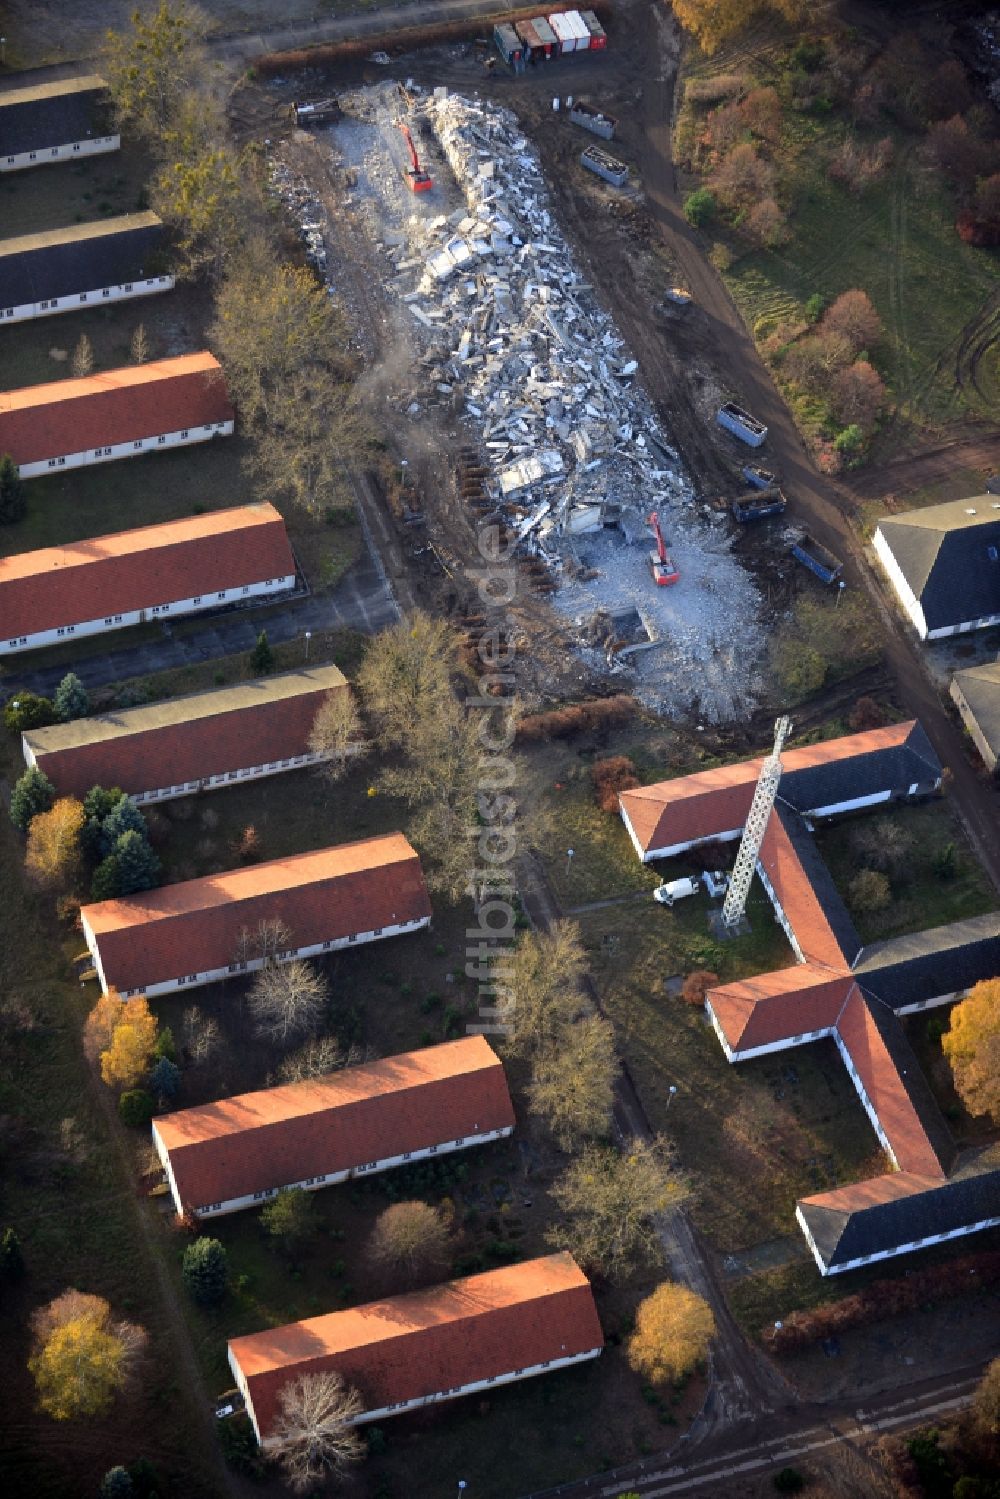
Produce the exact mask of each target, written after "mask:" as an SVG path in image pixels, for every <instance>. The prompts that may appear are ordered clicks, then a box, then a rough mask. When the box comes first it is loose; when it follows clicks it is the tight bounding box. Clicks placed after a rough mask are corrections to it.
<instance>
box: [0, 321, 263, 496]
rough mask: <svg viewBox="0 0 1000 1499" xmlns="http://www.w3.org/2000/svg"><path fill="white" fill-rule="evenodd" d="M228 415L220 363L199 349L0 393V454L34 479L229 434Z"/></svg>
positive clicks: (231, 415) (230, 410)
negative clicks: (6, 454)
mask: <svg viewBox="0 0 1000 1499" xmlns="http://www.w3.org/2000/svg"><path fill="white" fill-rule="evenodd" d="M2 302H3V297H2V295H0V303H2ZM234 420H235V413H234V411H233V407H232V403H231V402H230V399H229V394H228V392H227V390H226V382H225V380H224V379H223V377H222V368H221V366H220V364H219V361H218V360H217V359H216V358H215V356H214V355H212V354H209V353H208V352H207V351H202V352H200V353H198V354H181V355H179V356H178V357H177V358H174V359H156V360H153V361H152V362H151V363H149V364H136V365H129V366H128V367H126V368H123V369H118V370H102V371H101V373H100V374H97V375H85V376H83V377H82V378H77V379H72V380H53V381H51V382H49V383H48V384H46V385H29V386H26V387H24V388H23V389H21V390H6V391H0V453H9V454H10V456H11V457H12V458H13V460H14V462H15V463H16V464H17V466H18V468H19V469H20V471H21V478H22V479H37V478H39V477H40V476H41V475H43V474H51V473H58V472H59V471H60V470H61V469H67V468H83V467H85V466H87V465H89V464H93V463H111V462H113V461H114V460H115V459H118V458H136V457H138V456H139V454H140V453H151V452H152V453H155V452H159V451H161V450H162V449H165V448H177V447H187V446H189V445H190V444H191V443H196V442H208V441H209V439H210V438H213V437H228V436H229V435H230V434H231V433H232V430H233V423H234Z"/></svg>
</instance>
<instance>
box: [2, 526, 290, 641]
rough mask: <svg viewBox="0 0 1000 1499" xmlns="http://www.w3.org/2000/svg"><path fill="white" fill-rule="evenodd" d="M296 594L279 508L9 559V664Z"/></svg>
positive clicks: (5, 613) (5, 619)
mask: <svg viewBox="0 0 1000 1499" xmlns="http://www.w3.org/2000/svg"><path fill="white" fill-rule="evenodd" d="M294 586H295V558H294V556H292V549H291V546H289V541H288V535H286V532H285V522H283V520H282V517H280V514H279V513H277V511H276V510H274V507H273V505H267V504H253V505H237V507H234V508H232V510H214V511H211V513H210V514H205V516H187V517H184V519H183V520H168V522H165V523H163V525H160V526H141V528H139V529H138V531H118V532H117V534H114V535H111V537H93V538H91V540H90V541H72V543H69V544H67V546H64V547H45V550H42V552H19V553H15V556H10V558H0V628H1V630H3V636H0V657H4V655H13V654H16V652H18V651H34V649H37V648H39V646H48V645H54V643H55V642H57V640H63V639H72V637H76V636H79V637H82V636H97V634H105V633H106V631H109V630H124V628H126V627H127V625H141V624H145V622H147V621H153V619H165V618H169V619H172V618H175V616H178V615H193V613H198V612H199V610H205V609H220V607H223V606H225V604H232V603H244V601H249V600H256V598H270V597H273V595H274V594H282V592H286V591H288V589H291V588H294Z"/></svg>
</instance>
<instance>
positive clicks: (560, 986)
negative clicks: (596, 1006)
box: [497, 921, 587, 1056]
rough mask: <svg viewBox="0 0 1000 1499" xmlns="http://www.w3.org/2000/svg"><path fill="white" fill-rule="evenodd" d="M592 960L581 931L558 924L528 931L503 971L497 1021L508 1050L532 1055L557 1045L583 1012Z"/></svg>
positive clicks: (571, 925)
mask: <svg viewBox="0 0 1000 1499" xmlns="http://www.w3.org/2000/svg"><path fill="white" fill-rule="evenodd" d="M586 967H587V961H586V956H585V954H584V951H583V944H582V942H581V940H580V928H579V927H578V926H577V925H576V923H575V922H572V921H557V922H554V923H553V925H552V926H551V927H550V928H549V930H548V931H547V932H526V933H525V935H524V936H523V937H522V938H521V941H520V942H519V943H518V945H517V947H516V948H515V949H514V951H513V952H512V953H511V954H510V955H509V956H508V955H506V954H505V955H504V957H503V960H502V966H500V967H498V969H497V981H498V994H497V1011H498V1015H497V1018H498V1020H499V1022H500V1024H501V1025H502V1026H504V1027H505V1031H506V1040H505V1041H504V1043H503V1044H504V1047H505V1049H506V1050H507V1051H508V1052H510V1054H511V1055H512V1056H531V1055H533V1054H534V1053H535V1052H536V1051H537V1050H538V1049H539V1048H540V1047H542V1046H544V1045H546V1044H547V1043H551V1042H553V1041H555V1040H556V1038H557V1037H559V1036H560V1035H561V1034H562V1032H563V1030H564V1029H565V1028H566V1027H567V1026H568V1025H569V1024H571V1022H572V1021H573V1020H574V1019H575V1018H576V1016H577V1015H578V1014H579V1013H580V1010H581V1008H582V1006H583V1000H582V997H581V994H580V983H581V980H582V979H583V975H584V973H585V972H586Z"/></svg>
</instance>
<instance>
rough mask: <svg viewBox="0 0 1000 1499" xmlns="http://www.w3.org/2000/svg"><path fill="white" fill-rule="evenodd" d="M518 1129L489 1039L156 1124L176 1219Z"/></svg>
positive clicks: (232, 1208)
mask: <svg viewBox="0 0 1000 1499" xmlns="http://www.w3.org/2000/svg"><path fill="white" fill-rule="evenodd" d="M513 1128H514V1107H513V1104H512V1103H511V1101H510V1093H509V1092H508V1089H507V1080H506V1078H505V1076H504V1070H503V1063H502V1062H501V1061H500V1058H499V1057H498V1056H497V1055H496V1053H495V1052H494V1051H493V1049H492V1048H491V1046H490V1045H489V1042H488V1041H487V1040H486V1038H485V1037H484V1036H466V1037H464V1038H463V1039H462V1040H460V1041H445V1042H442V1043H441V1044H440V1045H439V1046H426V1047H424V1048H422V1050H420V1051H410V1052H403V1053H401V1054H400V1055H399V1056H395V1057H384V1058H383V1059H382V1060H381V1061H378V1062H365V1063H364V1064H363V1065H361V1066H359V1067H345V1068H344V1069H343V1070H342V1071H339V1072H331V1073H329V1074H327V1075H326V1076H324V1077H314V1078H309V1079H308V1080H307V1081H305V1082H301V1083H286V1084H284V1085H283V1086H281V1087H277V1088H264V1089H262V1090H261V1091H260V1092H257V1093H243V1094H240V1095H239V1096H238V1097H236V1098H221V1099H219V1100H218V1102H217V1103H209V1104H203V1105H201V1106H200V1107H198V1108H193V1109H180V1110H178V1111H177V1113H174V1114H164V1115H163V1116H162V1117H161V1118H158V1119H154V1120H153V1143H154V1145H155V1146H156V1150H157V1153H158V1155H159V1157H160V1161H161V1163H162V1165H163V1169H164V1171H165V1172H166V1175H167V1181H168V1182H169V1184H170V1191H171V1194H172V1195H173V1199H174V1205H175V1207H176V1208H177V1212H178V1213H179V1214H181V1215H182V1216H183V1214H185V1213H191V1214H193V1215H194V1216H195V1217H196V1218H209V1217H216V1218H217V1217H219V1216H221V1215H222V1214H223V1213H236V1212H239V1211H240V1210H241V1209H242V1208H251V1207H259V1206H260V1205H261V1203H262V1202H266V1201H268V1199H269V1198H271V1197H274V1196H276V1195H277V1193H278V1192H280V1191H281V1190H282V1189H284V1188H289V1187H301V1188H303V1189H305V1190H306V1191H309V1192H312V1191H316V1190H318V1189H319V1188H320V1187H328V1186H332V1185H333V1184H334V1183H336V1182H343V1181H347V1180H348V1178H349V1177H352V1176H370V1175H372V1174H373V1173H374V1172H377V1171H388V1170H390V1169H392V1167H394V1166H404V1165H406V1164H407V1163H408V1162H410V1161H420V1160H426V1159H428V1158H429V1157H432V1156H437V1155H447V1154H448V1153H449V1152H451V1151H454V1150H467V1149H469V1148H470V1147H471V1146H473V1145H486V1144H488V1143H489V1142H490V1141H491V1140H499V1139H501V1138H503V1136H505V1135H509V1134H510V1133H511V1132H512V1130H513Z"/></svg>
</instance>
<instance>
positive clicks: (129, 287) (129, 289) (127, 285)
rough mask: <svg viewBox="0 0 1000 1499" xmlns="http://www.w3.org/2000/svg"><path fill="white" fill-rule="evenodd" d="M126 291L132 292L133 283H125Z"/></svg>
mask: <svg viewBox="0 0 1000 1499" xmlns="http://www.w3.org/2000/svg"><path fill="white" fill-rule="evenodd" d="M125 290H126V291H131V290H132V283H131V281H126V283H125Z"/></svg>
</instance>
